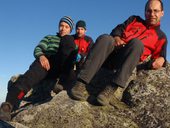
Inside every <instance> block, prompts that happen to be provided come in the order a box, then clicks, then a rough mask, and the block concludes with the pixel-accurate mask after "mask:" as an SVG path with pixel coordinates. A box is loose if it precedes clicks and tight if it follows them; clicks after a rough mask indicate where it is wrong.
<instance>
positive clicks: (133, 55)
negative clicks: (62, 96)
mask: <svg viewBox="0 0 170 128" xmlns="http://www.w3.org/2000/svg"><path fill="white" fill-rule="evenodd" d="M114 44H115V41H114V39H113V37H112V36H110V35H107V34H104V35H101V36H99V37H98V38H97V40H96V43H95V44H94V46H93V48H92V50H91V52H90V54H89V55H88V57H87V60H86V62H85V64H84V65H83V67H82V70H81V71H80V73H79V75H78V79H80V80H83V81H84V82H86V83H90V81H91V79H92V78H93V77H94V75H95V74H96V73H97V72H98V70H99V69H100V68H101V67H102V66H104V67H107V68H110V69H111V70H113V69H116V74H115V75H114V78H113V79H112V82H113V83H114V84H117V85H119V86H121V87H125V84H126V82H127V80H128V78H129V77H130V75H131V74H132V71H133V69H134V68H135V67H136V66H137V64H138V62H139V60H140V56H141V55H142V53H143V49H144V46H143V43H142V42H141V41H140V40H139V39H136V38H134V39H132V40H130V41H129V42H128V43H127V44H126V45H125V47H115V45H114Z"/></svg>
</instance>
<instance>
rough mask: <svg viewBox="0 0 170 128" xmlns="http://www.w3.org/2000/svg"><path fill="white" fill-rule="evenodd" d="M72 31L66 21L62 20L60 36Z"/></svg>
mask: <svg viewBox="0 0 170 128" xmlns="http://www.w3.org/2000/svg"><path fill="white" fill-rule="evenodd" d="M70 33H71V28H70V26H69V25H68V24H67V23H66V22H61V23H60V24H59V34H60V36H65V35H69V34H70Z"/></svg>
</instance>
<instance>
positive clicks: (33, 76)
mask: <svg viewBox="0 0 170 128" xmlns="http://www.w3.org/2000/svg"><path fill="white" fill-rule="evenodd" d="M75 47H76V45H75V44H74V41H65V42H62V43H60V47H59V51H58V52H57V54H56V55H52V56H50V57H47V58H48V60H49V63H50V70H49V71H47V70H45V69H44V68H43V67H42V66H41V64H40V62H39V60H38V59H37V60H35V61H34V62H33V63H32V64H31V66H30V68H29V69H28V70H27V71H26V72H25V73H24V74H23V75H22V76H21V77H19V78H18V80H17V81H16V82H15V83H14V86H10V87H8V93H7V97H6V101H7V102H9V103H11V104H12V105H15V104H17V100H18V96H19V95H20V93H21V92H24V94H26V93H27V92H28V91H29V90H30V89H31V88H32V87H34V86H35V85H37V84H38V83H39V82H40V81H41V80H43V79H44V78H57V77H59V76H60V75H61V74H65V73H66V74H67V73H69V72H70V70H71V68H72V65H73V61H74V60H75V56H76V53H75ZM23 96H24V95H23ZM23 96H22V97H23ZM22 97H20V98H22Z"/></svg>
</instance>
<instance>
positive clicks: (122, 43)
mask: <svg viewBox="0 0 170 128" xmlns="http://www.w3.org/2000/svg"><path fill="white" fill-rule="evenodd" d="M114 39H115V46H117V47H121V46H123V47H124V46H125V44H126V43H125V42H124V41H123V40H122V39H121V38H120V37H119V36H115V37H114Z"/></svg>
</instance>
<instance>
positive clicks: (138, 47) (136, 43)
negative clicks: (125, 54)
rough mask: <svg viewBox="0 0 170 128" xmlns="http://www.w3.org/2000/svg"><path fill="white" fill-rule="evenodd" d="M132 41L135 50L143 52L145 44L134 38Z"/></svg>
mask: <svg viewBox="0 0 170 128" xmlns="http://www.w3.org/2000/svg"><path fill="white" fill-rule="evenodd" d="M130 43H131V45H132V47H133V48H134V49H135V50H137V51H141V52H143V50H144V45H143V43H142V41H141V40H139V39H137V38H134V39H132V40H131V41H130Z"/></svg>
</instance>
